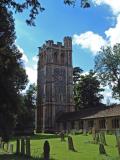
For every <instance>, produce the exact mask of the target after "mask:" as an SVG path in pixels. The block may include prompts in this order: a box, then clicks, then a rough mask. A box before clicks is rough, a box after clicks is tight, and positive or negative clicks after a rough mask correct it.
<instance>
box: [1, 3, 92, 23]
mask: <svg viewBox="0 0 120 160" xmlns="http://www.w3.org/2000/svg"><path fill="white" fill-rule="evenodd" d="M80 2H81V7H83V8H88V7H90V3H89V2H88V0H80ZM64 3H65V4H68V5H73V6H74V5H75V3H76V0H64ZM0 6H1V7H7V8H9V9H11V10H12V11H13V9H14V11H15V12H18V13H22V12H23V11H24V10H26V9H29V10H30V11H29V18H28V19H27V20H26V23H27V24H28V25H32V26H35V19H36V16H37V15H38V14H39V13H40V12H43V11H44V10H45V8H44V7H42V5H41V2H40V0H23V1H22V2H20V1H19V2H17V0H0Z"/></svg>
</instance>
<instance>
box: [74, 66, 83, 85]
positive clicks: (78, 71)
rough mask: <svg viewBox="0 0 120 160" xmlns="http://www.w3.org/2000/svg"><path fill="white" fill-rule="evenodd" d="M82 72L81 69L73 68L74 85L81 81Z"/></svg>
mask: <svg viewBox="0 0 120 160" xmlns="http://www.w3.org/2000/svg"><path fill="white" fill-rule="evenodd" d="M82 72H83V70H82V69H81V68H80V67H74V68H73V84H76V83H77V82H78V81H79V79H80V75H81V73H82Z"/></svg>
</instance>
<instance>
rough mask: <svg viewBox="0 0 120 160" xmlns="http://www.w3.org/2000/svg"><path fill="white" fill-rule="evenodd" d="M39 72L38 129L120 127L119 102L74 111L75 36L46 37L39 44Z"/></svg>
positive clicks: (59, 129) (105, 128) (111, 128)
mask: <svg viewBox="0 0 120 160" xmlns="http://www.w3.org/2000/svg"><path fill="white" fill-rule="evenodd" d="M38 56H39V60H38V72H37V74H38V75H37V77H38V78H37V86H38V91H37V115H36V129H37V131H43V132H45V131H61V130H71V129H75V130H80V129H83V130H89V129H91V128H92V127H93V126H94V127H95V128H96V129H97V130H110V131H111V130H112V131H114V130H115V129H117V128H119V127H120V106H119V105H117V106H112V107H96V108H92V106H91V107H90V108H86V109H81V110H80V111H77V112H76V111H75V107H74V100H73V66H72V38H71V37H64V40H63V43H61V42H57V44H55V43H54V41H53V40H48V41H46V43H45V44H43V46H42V47H39V54H38Z"/></svg>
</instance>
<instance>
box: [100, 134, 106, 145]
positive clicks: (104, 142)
mask: <svg viewBox="0 0 120 160" xmlns="http://www.w3.org/2000/svg"><path fill="white" fill-rule="evenodd" d="M99 136H100V142H101V143H102V144H104V145H107V143H106V138H105V132H101V133H100V134H99Z"/></svg>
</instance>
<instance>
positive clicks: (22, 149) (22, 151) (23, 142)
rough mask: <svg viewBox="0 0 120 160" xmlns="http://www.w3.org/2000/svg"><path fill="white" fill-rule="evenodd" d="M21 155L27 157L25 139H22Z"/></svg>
mask: <svg viewBox="0 0 120 160" xmlns="http://www.w3.org/2000/svg"><path fill="white" fill-rule="evenodd" d="M21 155H23V156H24V155H25V140H24V138H22V139H21Z"/></svg>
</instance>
